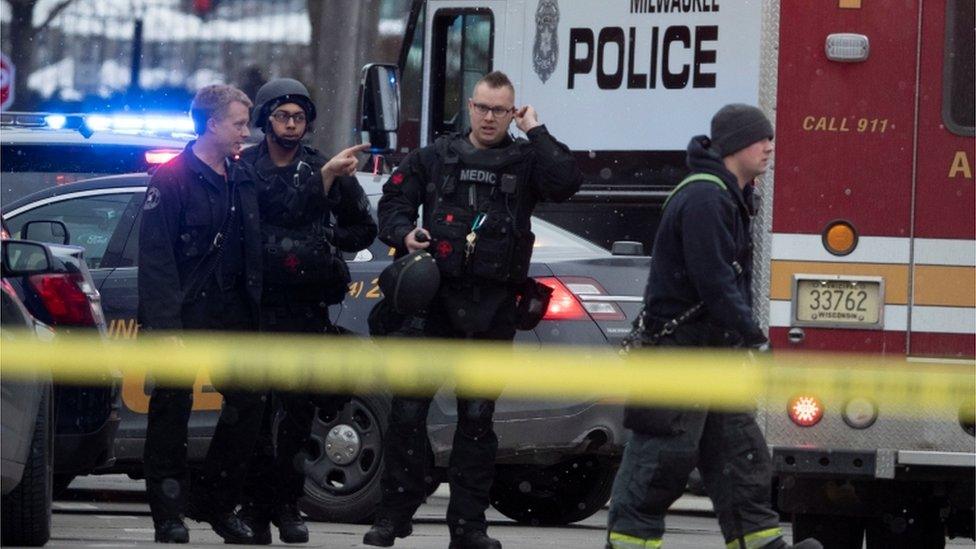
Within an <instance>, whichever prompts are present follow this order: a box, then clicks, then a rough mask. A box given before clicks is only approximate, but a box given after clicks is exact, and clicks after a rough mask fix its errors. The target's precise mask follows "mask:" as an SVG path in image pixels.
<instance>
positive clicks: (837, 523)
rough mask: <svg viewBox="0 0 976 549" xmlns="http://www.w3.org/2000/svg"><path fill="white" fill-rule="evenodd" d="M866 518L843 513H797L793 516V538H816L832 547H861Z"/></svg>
mask: <svg viewBox="0 0 976 549" xmlns="http://www.w3.org/2000/svg"><path fill="white" fill-rule="evenodd" d="M864 520H865V519H862V518H858V517H846V516H841V515H814V514H807V513H797V514H796V515H794V516H793V539H794V540H804V539H807V538H815V539H816V540H817V541H819V542H820V543H822V544H823V546H824V547H830V548H831V549H833V548H834V547H836V548H837V549H861V547H863V541H864Z"/></svg>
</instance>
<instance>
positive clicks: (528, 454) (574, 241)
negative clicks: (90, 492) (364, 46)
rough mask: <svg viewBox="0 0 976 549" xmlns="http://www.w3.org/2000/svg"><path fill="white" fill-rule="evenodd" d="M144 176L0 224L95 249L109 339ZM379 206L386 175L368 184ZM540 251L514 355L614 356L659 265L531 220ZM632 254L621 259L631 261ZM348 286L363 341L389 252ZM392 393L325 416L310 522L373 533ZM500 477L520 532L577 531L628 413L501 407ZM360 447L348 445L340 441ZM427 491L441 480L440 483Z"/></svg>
mask: <svg viewBox="0 0 976 549" xmlns="http://www.w3.org/2000/svg"><path fill="white" fill-rule="evenodd" d="M148 181H149V176H148V175H147V174H130V175H119V176H111V177H102V178H95V179H91V180H87V181H84V182H78V183H74V184H70V185H63V186H59V187H56V188H52V189H48V190H46V191H42V192H39V193H35V194H33V195H31V196H28V197H25V198H23V199H21V200H17V201H15V202H12V203H9V204H5V205H4V207H3V209H2V214H3V217H4V219H5V220H6V222H7V223H8V225H9V226H10V229H11V231H12V232H13V233H15V234H16V233H17V232H18V231H19V230H20V229H21V228H22V227H23V226H24V224H25V223H26V222H27V221H30V220H33V219H56V220H60V221H63V222H64V223H65V225H66V226H67V227H68V229H69V231H70V232H71V234H72V235H79V236H81V237H82V238H84V239H86V240H87V241H89V242H97V243H98V244H97V246H94V247H93V249H91V250H90V253H89V255H90V257H91V260H92V262H93V265H92V274H93V275H94V277H95V280H96V284H97V285H98V289H99V291H100V292H101V294H102V304H103V308H104V311H105V316H106V318H107V319H108V322H109V334H110V336H111V337H113V338H120V339H126V338H133V337H136V336H137V334H138V330H139V326H138V324H137V322H136V303H137V286H136V274H137V269H136V262H137V254H138V250H137V246H138V236H139V219H140V215H141V212H142V203H143V200H144V196H145V190H146V186H147V184H148ZM360 182H361V183H362V184H363V187H364V189H365V190H366V193H367V195H368V196H369V197H370V200H371V202H372V204H373V209H374V212H375V208H376V203H377V201H378V200H379V197H380V194H381V186H382V177H379V176H377V177H372V176H369V175H361V176H360ZM533 231H534V232H535V233H536V243H535V251H534V254H533V263H532V265H531V270H530V273H529V274H530V276H533V277H536V278H537V279H538V280H540V281H541V282H543V283H545V284H547V285H549V286H551V287H552V288H553V290H554V293H553V296H552V301H551V303H550V305H549V309H548V311H547V312H546V315H545V317H544V319H543V320H542V322H541V323H540V324H539V325H538V326H537V327H536V328H535V329H534V330H532V331H526V332H519V334H518V336H517V339H516V341H517V343H519V344H527V345H547V344H589V345H600V344H603V345H606V344H615V343H616V342H617V341H618V340H619V339H620V338H621V337H622V336H623V335H624V334H626V332H627V331H628V329H629V326H630V321H631V320H632V319H633V318H634V317H635V316H636V313H637V311H638V310H639V308H640V305H641V301H642V300H641V295H642V293H643V289H644V284H645V281H646V277H647V273H648V270H649V262H650V259H649V258H648V257H645V256H642V255H639V254H640V246H639V245H635V246H630V245H627V244H620V245H619V246H618V247H617V248H618V252H617V255H614V254H613V253H611V252H609V251H607V250H605V249H603V248H600V247H598V246H596V245H594V244H591V243H589V242H587V241H586V240H584V239H582V238H579V237H578V236H576V235H573V234H572V233H569V232H567V231H564V230H562V229H560V228H558V227H556V226H554V225H551V224H549V223H546V222H545V221H542V220H539V219H534V220H533ZM627 252H629V253H631V254H634V255H630V256H628V255H622V254H623V253H627ZM347 259H348V261H349V266H350V271H351V273H352V283H351V284H350V286H349V293H348V295H347V296H346V299H345V301H344V302H343V303H342V305H341V306H336V307H335V308H334V309H333V311H332V318H333V320H334V321H335V322H336V323H337V324H339V325H340V326H342V327H343V328H346V329H348V330H350V331H352V332H354V333H357V334H361V335H365V334H367V333H368V329H367V317H368V314H369V311H370V310H371V309H372V307H373V305H374V304H375V303H376V302H377V301H378V300H379V299H380V297H381V292H380V289H379V285H378V276H379V273H380V271H382V270H383V268H384V267H385V266H386V265H388V264H389V263H390V261H392V259H393V257H392V253H391V250H390V248H389V247H388V246H386V245H385V244H383V243H382V242H380V241H379V240H377V241H375V242H374V243H373V244H372V245H371V246H370V247H369V248H368V249H366V250H363V251H361V252H359V253H358V254H350V255H349V256H348V257H347ZM150 392H151V386H149V385H147V383H146V381H145V380H144V379H142V378H138V379H130V378H126V380H125V381H124V383H123V404H124V406H123V421H122V426H121V427H120V429H119V434H118V436H117V438H116V447H115V453H116V457H117V463H116V470H118V471H126V472H129V473H130V474H133V475H138V474H141V470H142V463H141V461H142V447H143V442H144V437H145V427H146V412H147V410H148V395H149V394H150ZM220 404H221V399H220V395H219V394H218V393H216V392H215V391H214V390H213V388H212V387H210V386H209V385H202V386H201V385H200V384H198V386H197V387H195V394H194V413H193V414H192V416H191V419H190V427H189V434H190V441H189V457H190V460H191V461H196V462H201V461H202V460H203V457H204V455H205V452H206V447H207V443H208V441H209V436H210V434H211V433H212V431H213V428H214V425H215V424H216V421H217V416H218V413H219V410H220ZM455 405H456V403H455V399H454V395H453V393H452V392H450V391H442V392H441V393H439V394H438V395H437V396H436V397H435V399H434V403H433V405H432V406H431V411H430V416H429V421H428V432H429V436H430V441H431V446H432V449H433V460H434V465H435V466H436V470H437V471H440V472H442V473H443V472H444V471H445V470H446V467H447V463H448V456H449V452H450V448H451V441H452V439H453V434H454V428H455V425H456V419H457V418H456V410H455ZM388 411H389V396H388V395H358V396H357V398H355V399H354V400H353V401H352V403H351V404H350V405H348V406H346V407H345V408H344V409H343V410H342V412H341V413H339V414H338V415H337V416H331V417H326V416H323V415H318V416H317V417H316V419H315V424H314V427H313V434H312V443H311V445H310V448H308V452H309V459H308V460H307V461H306V463H305V468H306V473H307V482H306V498H305V500H304V502H303V509H304V511H305V512H306V513H307V514H308V515H309V516H310V517H312V518H316V519H324V520H330V521H335V522H364V521H368V520H369V519H370V517H371V514H372V513H373V512H374V511H375V509H376V505H377V503H378V502H379V498H380V486H379V478H380V474H379V472H380V470H381V467H382V442H381V441H382V429H383V426H384V425H385V422H386V419H387V414H388ZM495 429H496V432H497V434H498V438H499V449H498V458H497V464H498V474H497V477H496V481H495V485H494V488H493V489H492V498H491V499H492V504H493V505H494V506H495V507H496V509H498V510H499V511H500V512H501V513H503V514H505V515H507V516H509V517H511V518H513V519H515V520H518V521H524V522H527V523H542V524H565V523H569V522H574V521H578V520H582V519H584V518H586V517H588V516H590V515H592V514H593V513H595V512H596V511H597V510H599V509H600V508H601V507H602V506H603V505H604V504H605V503H606V501H607V500H608V498H609V496H610V489H611V485H612V482H613V476H614V472H615V470H616V466H617V464H618V462H619V456H620V453H621V450H622V445H623V443H624V436H625V432H624V429H623V426H622V414H621V409H620V406H619V405H615V404H609V403H602V402H600V401H598V400H597V399H596V398H595V397H594V398H593V399H581V400H576V401H562V402H553V401H532V400H516V399H510V398H504V397H503V398H501V399H500V400H499V401H498V403H497V406H496V412H495ZM336 433H338V435H343V439H344V440H352V441H354V443H353V444H352V446H350V447H349V448H348V450H351V452H352V455H353V456H354V457H353V458H352V459H350V458H348V457H346V456H339V458H341V459H337V458H335V457H332V456H330V455H328V454H327V453H326V452H325V447H326V443H327V441H328V440H329V437H330V436H337V435H336ZM346 434H349V435H355V436H348V437H345V436H344V435H346ZM434 481H435V482H434V483H433V484H432V485H431V487H432V489H433V488H434V487H435V486H436V484H437V482H439V479H434Z"/></svg>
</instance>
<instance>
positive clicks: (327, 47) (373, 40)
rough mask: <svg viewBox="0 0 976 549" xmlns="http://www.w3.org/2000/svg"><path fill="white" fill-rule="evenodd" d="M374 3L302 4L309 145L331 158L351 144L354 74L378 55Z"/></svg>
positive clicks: (314, 0)
mask: <svg viewBox="0 0 976 549" xmlns="http://www.w3.org/2000/svg"><path fill="white" fill-rule="evenodd" d="M379 14H380V0H357V1H354V2H353V1H350V0H308V15H309V19H310V23H311V26H312V46H311V48H312V75H311V81H310V82H307V84H308V87H309V91H310V92H311V94H312V96H313V97H312V98H313V99H314V100H315V106H316V108H317V110H318V120H317V121H316V123H315V134H314V135H315V137H314V139H315V143H314V144H315V146H316V147H318V148H320V149H321V150H322V151H323V152H324V153H325V155H326V156H331V155H333V154H335V153H337V152H339V151H340V150H342V149H343V148H345V147H348V146H350V145H352V144H353V142H354V141H355V135H353V130H354V128H355V126H356V119H357V114H358V113H357V112H356V110H357V108H358V103H359V73H360V70H361V69H362V67H363V65H364V64H365V63H366V62H368V61H371V60H374V59H373V58H372V56H373V55H374V54H375V53H376V52H378V44H377V37H378V35H379Z"/></svg>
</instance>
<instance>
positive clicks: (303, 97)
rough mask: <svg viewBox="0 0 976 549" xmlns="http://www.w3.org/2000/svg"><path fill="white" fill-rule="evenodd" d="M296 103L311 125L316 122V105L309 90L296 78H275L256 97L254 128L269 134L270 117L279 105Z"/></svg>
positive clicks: (253, 117)
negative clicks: (267, 127) (267, 126)
mask: <svg viewBox="0 0 976 549" xmlns="http://www.w3.org/2000/svg"><path fill="white" fill-rule="evenodd" d="M285 103H295V104H296V105H299V106H300V107H301V108H302V110H304V111H305V119H306V120H308V123H309V124H311V123H312V122H314V121H315V103H313V102H312V96H311V95H310V94H309V93H308V88H306V87H305V84H302V83H301V82H299V81H298V80H295V79H294V78H275V79H274V80H270V81H268V82H267V83H266V84H265V85H263V86H261V88H260V89H259V90H258V93H257V95H255V96H254V113H253V115H254V116H252V117H251V118H252V119H253V120H254V126H255V127H257V128H261V129H262V130H264V131H265V132H267V129H266V125H267V124H268V116H270V115H271V113H272V112H273V111H274V110H275V109H276V108H278V105H284V104H285Z"/></svg>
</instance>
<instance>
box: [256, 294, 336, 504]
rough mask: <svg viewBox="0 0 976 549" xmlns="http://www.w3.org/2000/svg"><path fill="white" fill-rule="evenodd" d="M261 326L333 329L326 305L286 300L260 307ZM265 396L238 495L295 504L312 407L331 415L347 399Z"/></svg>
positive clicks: (310, 330) (330, 331) (312, 331)
mask: <svg viewBox="0 0 976 549" xmlns="http://www.w3.org/2000/svg"><path fill="white" fill-rule="evenodd" d="M261 330H262V331H265V332H278V333H283V332H284V333H308V334H323V337H324V336H325V335H326V334H329V335H332V334H334V333H335V330H334V328H333V326H332V323H331V322H330V321H329V310H328V308H327V307H324V306H319V305H318V304H316V303H304V302H299V303H287V302H285V301H284V300H283V299H279V300H276V301H275V302H272V303H265V304H264V305H263V306H262V308H261ZM268 396H269V397H271V400H270V403H271V404H270V405H269V406H268V407H267V408H266V409H265V412H264V417H263V419H262V421H261V427H260V432H259V434H258V443H257V448H256V449H255V451H254V453H253V454H252V455H251V459H250V462H249V463H248V465H247V478H246V480H245V485H244V498H245V500H246V501H247V502H249V503H253V504H256V505H265V504H274V505H282V504H295V503H297V502H298V500H299V498H301V497H302V495H303V493H304V487H305V470H304V464H305V461H306V460H307V459H308V455H307V452H306V448H307V446H308V442H309V439H310V436H311V432H312V422H313V420H314V419H315V411H316V408H320V409H321V410H320V413H321V414H322V415H323V416H331V415H334V414H335V413H337V412H338V411H339V410H341V409H342V407H343V406H344V405H345V404H346V403H347V402H349V399H350V396H349V395H341V394H320V393H316V394H309V393H294V392H286V391H274V392H273V394H271V393H269V394H268ZM275 427H277V429H275ZM275 430H277V433H275Z"/></svg>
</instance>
